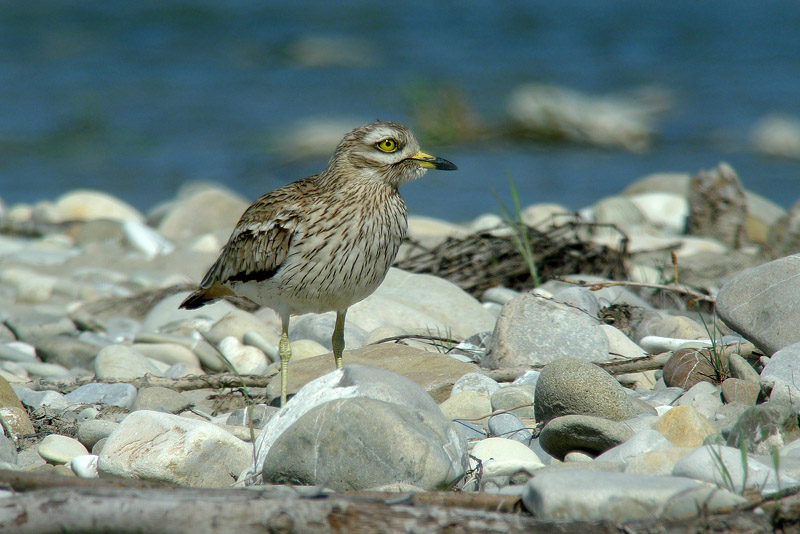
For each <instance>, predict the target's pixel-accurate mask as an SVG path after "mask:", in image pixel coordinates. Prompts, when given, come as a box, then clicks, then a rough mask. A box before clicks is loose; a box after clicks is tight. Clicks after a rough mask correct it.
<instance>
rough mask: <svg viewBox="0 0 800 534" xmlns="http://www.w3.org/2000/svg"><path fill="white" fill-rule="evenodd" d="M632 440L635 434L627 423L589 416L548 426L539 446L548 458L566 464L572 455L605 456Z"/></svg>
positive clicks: (570, 417)
mask: <svg viewBox="0 0 800 534" xmlns="http://www.w3.org/2000/svg"><path fill="white" fill-rule="evenodd" d="M631 436H633V430H631V429H630V428H629V427H628V426H627V425H625V424H624V423H619V422H616V421H609V420H608V419H603V418H600V417H591V416H588V415H565V416H563V417H557V418H555V419H553V420H551V421H550V422H549V423H547V424H546V425H545V427H544V428H543V429H542V433H541V434H539V445H541V446H542V449H544V450H545V451H546V452H547V454H549V455H551V456H553V457H554V458H558V459H559V460H563V459H564V457H565V456H566V455H567V453H569V452H572V451H579V452H587V453H589V454H592V455H598V454H602V453H604V452H605V451H607V450H609V449H612V448H614V447H616V446H617V445H619V444H621V443H624V442H625V441H626V440H628V439H630V438H631Z"/></svg>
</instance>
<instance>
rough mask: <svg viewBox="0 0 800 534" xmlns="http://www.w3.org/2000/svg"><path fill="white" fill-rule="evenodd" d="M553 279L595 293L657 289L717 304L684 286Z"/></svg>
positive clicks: (712, 298) (626, 281) (715, 300)
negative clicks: (600, 291) (618, 288)
mask: <svg viewBox="0 0 800 534" xmlns="http://www.w3.org/2000/svg"><path fill="white" fill-rule="evenodd" d="M553 279H554V280H558V281H559V282H564V283H567V284H573V285H577V286H581V287H586V288H588V289H590V290H591V291H597V290H598V289H603V288H605V287H614V286H624V287H638V288H644V289H658V290H660V291H672V292H673V293H679V294H681V295H686V296H688V297H690V298H691V300H694V301H697V302H710V303H711V304H714V303H716V302H717V299H715V298H714V297H712V296H709V295H705V294H703V293H699V292H697V291H695V290H694V289H690V288H688V287H685V286H679V285H677V284H651V283H648V282H631V281H629V280H621V281H608V282H585V281H583V280H570V279H569V278H563V277H561V276H554V277H553Z"/></svg>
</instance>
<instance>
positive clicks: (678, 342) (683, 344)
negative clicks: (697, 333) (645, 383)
mask: <svg viewBox="0 0 800 534" xmlns="http://www.w3.org/2000/svg"><path fill="white" fill-rule="evenodd" d="M639 345H640V346H641V347H642V348H643V349H644V350H646V351H647V352H648V353H650V354H661V353H662V352H670V351H676V350H678V349H684V348H691V349H705V348H710V347H713V346H714V344H713V343H711V340H708V339H678V338H672V337H661V336H645V337H643V338H642V339H641V340H639Z"/></svg>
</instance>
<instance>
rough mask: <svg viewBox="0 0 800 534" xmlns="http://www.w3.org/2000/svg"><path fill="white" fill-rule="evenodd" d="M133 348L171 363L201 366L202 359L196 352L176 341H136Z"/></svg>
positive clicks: (152, 357)
mask: <svg viewBox="0 0 800 534" xmlns="http://www.w3.org/2000/svg"><path fill="white" fill-rule="evenodd" d="M131 348H132V349H133V350H135V351H136V352H138V353H139V354H141V355H142V356H145V357H147V358H151V359H153V360H158V361H160V362H164V363H166V364H169V365H175V364H176V363H185V364H187V365H191V366H193V367H198V368H199V367H200V360H199V358H198V357H197V356H196V355H195V353H194V352H192V351H191V350H190V349H189V348H187V347H184V346H182V345H178V344H176V343H134V344H133V345H131Z"/></svg>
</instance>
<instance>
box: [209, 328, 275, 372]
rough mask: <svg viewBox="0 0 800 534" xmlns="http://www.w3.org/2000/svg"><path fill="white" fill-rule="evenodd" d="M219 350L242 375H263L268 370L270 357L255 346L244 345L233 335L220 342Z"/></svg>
mask: <svg viewBox="0 0 800 534" xmlns="http://www.w3.org/2000/svg"><path fill="white" fill-rule="evenodd" d="M218 346H219V350H220V352H221V353H222V354H224V355H225V357H226V358H227V359H228V361H229V362H230V363H231V365H233V367H234V368H235V369H236V371H237V372H238V373H239V374H242V375H263V374H264V373H266V372H267V366H269V359H268V358H267V356H266V355H265V354H264V353H263V352H261V351H260V350H259V349H257V348H255V347H251V346H249V345H243V344H242V342H241V341H239V340H238V339H237V338H235V337H233V336H229V337H226V338H225V339H223V340H222V341H220V342H219V345H218Z"/></svg>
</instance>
